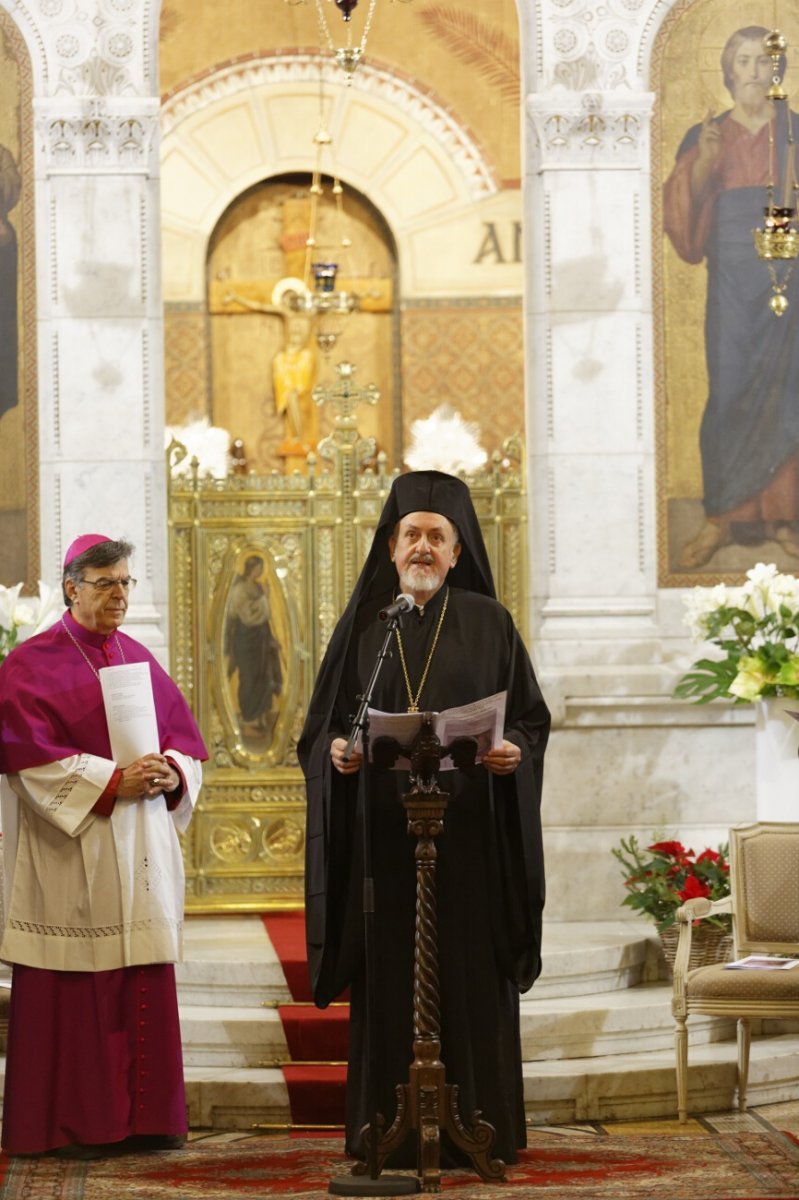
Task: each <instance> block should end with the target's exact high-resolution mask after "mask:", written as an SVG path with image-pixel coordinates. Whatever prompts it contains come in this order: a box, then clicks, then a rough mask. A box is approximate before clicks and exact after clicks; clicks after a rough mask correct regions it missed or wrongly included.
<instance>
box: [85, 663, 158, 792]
mask: <svg viewBox="0 0 799 1200" xmlns="http://www.w3.org/2000/svg"><path fill="white" fill-rule="evenodd" d="M99 674H100V687H101V688H102V689H103V704H104V705H105V719H106V721H107V722H108V733H109V736H110V738H111V754H112V755H113V757H114V761H115V763H116V764H117V766H118V767H123V768H124V767H129V766H130V764H131V763H132V762H135V760H136V759H137V758H141V757H142V755H144V754H152V753H153V752H155V753H156V754H157V753H158V751H159V739H158V721H157V720H156V716H155V700H154V698H153V684H152V679H151V678H150V664H149V663H146V662H143V663H125V664H124V665H122V666H119V667H101V668H100V672H99Z"/></svg>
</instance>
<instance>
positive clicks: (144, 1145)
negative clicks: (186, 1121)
mask: <svg viewBox="0 0 799 1200" xmlns="http://www.w3.org/2000/svg"><path fill="white" fill-rule="evenodd" d="M122 1145H123V1146H124V1148H125V1149H126V1150H182V1149H183V1147H184V1146H185V1145H186V1135H185V1134H183V1133H134V1134H133V1135H132V1136H131V1137H129V1138H125V1141H124V1142H123V1143H122Z"/></svg>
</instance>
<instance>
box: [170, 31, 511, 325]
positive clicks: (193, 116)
mask: <svg viewBox="0 0 799 1200" xmlns="http://www.w3.org/2000/svg"><path fill="white" fill-rule="evenodd" d="M320 79H321V86H322V87H323V88H324V96H325V103H326V106H329V108H327V117H326V124H327V127H328V128H329V130H330V132H331V134H332V138H333V147H334V154H335V162H336V167H337V169H338V171H339V173H340V175H341V178H342V180H343V181H344V182H345V184H346V183H348V184H349V185H350V186H352V187H356V188H357V189H358V190H359V191H360V192H362V193H363V195H365V196H366V197H367V198H368V199H369V200H370V201H371V203H372V204H373V205H374V206H375V208H377V209H378V210H379V211H380V212H382V213H383V214H384V216H385V217H386V219H387V221H388V223H389V225H390V226H391V228H392V232H393V234H394V236H395V238H396V241H397V247H398V254H399V261H400V271H401V275H402V278H403V280H404V288H405V290H410V291H413V290H414V281H415V277H416V272H415V266H416V265H417V262H418V260H419V256H420V255H423V254H424V231H425V228H426V227H428V226H432V225H435V226H436V227H437V228H439V229H440V227H441V224H442V222H445V221H446V220H447V219H449V218H452V219H453V220H454V219H455V218H456V217H457V216H458V215H459V214H460V213H461V212H463V211H464V210H465V209H466V208H468V207H472V206H474V205H475V203H476V202H477V203H479V202H481V201H490V200H491V198H492V197H494V196H496V195H497V194H498V193H499V190H500V188H499V183H498V181H497V180H496V178H495V176H494V172H493V170H492V167H491V165H490V163H489V162H488V160H487V158H486V156H485V154H484V153H483V151H482V148H481V147H480V146H479V145H478V143H477V141H476V139H475V138H474V137H473V136H472V135H471V134H470V132H469V130H467V129H465V128H464V127H463V126H462V125H461V124H459V123H458V122H457V121H456V120H455V119H454V118H453V116H452V114H451V113H450V112H449V111H448V110H447V109H445V108H444V107H443V105H441V104H440V103H439V102H438V101H437V100H436V99H435V97H433V96H431V95H430V94H429V93H427V92H424V91H422V90H420V89H419V88H418V87H416V86H415V85H414V84H413V83H412V82H411V81H410V80H409V79H405V78H402V77H401V76H400V75H398V74H397V73H396V72H389V71H388V70H386V69H384V68H381V67H379V66H376V65H373V64H370V63H364V64H362V65H361V66H359V68H358V70H357V71H356V72H355V75H354V77H353V81H352V84H351V85H350V86H349V87H347V86H346V85H344V84H343V83H342V82H341V79H342V76H341V71H340V69H339V68H338V67H336V66H335V65H333V64H331V63H330V60H329V59H325V58H322V57H319V56H317V55H312V54H299V55H291V56H289V55H285V54H280V53H278V54H275V55H270V56H258V57H255V56H254V57H252V58H250V59H247V60H244V61H241V60H238V61H236V62H234V63H230V64H227V65H224V66H222V67H218V68H216V69H215V70H214V71H213V72H212V73H209V74H208V75H205V76H203V77H202V78H200V79H199V80H194V81H192V82H191V83H189V84H188V85H186V86H185V87H183V88H181V89H180V90H178V91H176V92H175V93H173V94H171V95H168V96H167V97H165V99H164V104H163V118H162V188H161V203H162V212H161V217H162V231H163V272H164V276H163V277H164V296H165V299H166V300H167V301H194V302H196V301H199V300H201V298H202V296H203V294H204V286H205V281H204V264H205V250H206V246H207V243H208V237H209V235H210V233H211V230H212V229H213V227H214V225H215V223H216V221H217V220H218V219H219V216H220V215H221V213H222V212H223V211H224V210H225V209H226V208H227V206H228V205H229V204H230V202H231V201H232V200H233V198H234V197H235V196H237V195H239V194H240V193H241V192H242V191H244V190H245V189H246V188H248V187H250V186H252V185H253V184H254V183H257V182H258V181H260V180H262V179H264V178H268V177H271V176H275V175H282V174H288V173H291V172H296V171H308V170H310V169H311V167H312V166H313V136H314V133H315V132H316V130H317V128H318V115H319V92H320ZM231 148H235V154H231ZM414 235H418V236H414Z"/></svg>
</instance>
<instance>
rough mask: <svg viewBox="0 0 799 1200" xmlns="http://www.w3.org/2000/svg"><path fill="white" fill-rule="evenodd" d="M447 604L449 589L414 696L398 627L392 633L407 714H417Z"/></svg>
mask: <svg viewBox="0 0 799 1200" xmlns="http://www.w3.org/2000/svg"><path fill="white" fill-rule="evenodd" d="M448 603H449V588H447V591H446V594H445V596H444V603H443V604H442V606H441V616H440V617H439V618H438V625H437V626H436V632H435V636H434V637H433V644H432V646H431V647H430V653H429V654H428V656H427V662H426V663H425V665H424V671H422V678H421V679H420V681H419V687H418V688H417V690H416V695H415V696H414V694H413V688H412V687H411V677H410V675H409V674H408V664H407V663H406V662H405V650H404V648H403V645H402V634H401V633H400V631H399V625H398V626H397V628H396V629H395V630H394V632H395V634H396V636H397V649H398V650H399V656H400V663H401V664H402V674H403V675H404V676H405V690H406V691H407V693H408V712H409V713H417V712H418V711H419V699H420V697H421V695H422V691H423V689H424V685H425V683H426V681H427V674H428V672H429V670H430V664H431V662H432V661H433V655H434V654H435V652H436V646H437V645H438V635H439V634H440V633H441V626H442V625H443V624H444V614H445V613H446V611H447V604H448Z"/></svg>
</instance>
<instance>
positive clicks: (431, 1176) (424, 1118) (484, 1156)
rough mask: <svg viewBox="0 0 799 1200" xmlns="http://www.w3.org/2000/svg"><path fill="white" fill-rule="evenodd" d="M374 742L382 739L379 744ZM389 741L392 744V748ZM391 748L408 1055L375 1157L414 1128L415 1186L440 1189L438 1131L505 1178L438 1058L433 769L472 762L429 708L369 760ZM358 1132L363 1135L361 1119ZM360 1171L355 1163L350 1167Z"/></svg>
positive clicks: (489, 1137) (488, 1132) (439, 825)
mask: <svg viewBox="0 0 799 1200" xmlns="http://www.w3.org/2000/svg"><path fill="white" fill-rule="evenodd" d="M381 743H389V745H388V746H381ZM392 747H393V748H394V749H392ZM396 749H402V750H403V753H408V755H409V757H410V760H411V781H412V784H413V788H412V790H411V791H410V792H408V793H407V794H406V795H405V796H404V797H403V801H402V802H403V806H404V808H405V810H406V812H407V814H408V832H409V833H410V834H411V835H412V836H415V837H416V839H417V840H416V930H415V951H414V972H413V1062H412V1063H411V1066H410V1076H409V1080H408V1083H404V1084H398V1085H397V1115H396V1117H395V1119H394V1122H393V1124H392V1125H391V1127H390V1129H388V1130H386V1131H385V1133H380V1134H379V1135H378V1146H377V1162H378V1165H379V1167H380V1168H382V1166H383V1163H384V1162H385V1161H386V1158H387V1157H388V1155H389V1154H391V1152H392V1151H393V1150H396V1149H397V1148H398V1147H399V1146H401V1145H402V1143H403V1142H404V1141H405V1139H406V1138H407V1137H408V1135H409V1134H411V1133H413V1132H414V1131H415V1132H416V1133H417V1134H418V1137H419V1176H420V1180H421V1185H422V1191H425V1192H438V1191H440V1190H441V1131H442V1130H444V1131H446V1133H447V1135H448V1137H449V1139H450V1141H451V1143H452V1144H453V1146H455V1147H456V1148H457V1149H459V1150H462V1151H463V1152H464V1153H465V1154H466V1155H468V1157H469V1158H470V1159H471V1161H472V1163H473V1165H474V1169H475V1171H477V1173H478V1175H480V1176H481V1178H482V1179H485V1180H487V1181H493V1182H497V1181H498V1180H503V1179H504V1178H505V1164H504V1163H503V1162H502V1160H501V1159H498V1158H492V1157H491V1147H492V1145H493V1142H494V1136H495V1130H494V1127H493V1126H492V1125H489V1124H488V1122H487V1121H483V1120H482V1119H481V1114H480V1112H479V1111H478V1112H475V1113H474V1114H473V1115H472V1120H471V1125H470V1126H467V1125H465V1124H464V1123H463V1121H462V1120H461V1116H460V1113H459V1110H458V1087H457V1084H451V1083H447V1077H446V1067H445V1065H444V1063H443V1062H442V1061H441V1012H440V1004H439V987H438V911H437V906H436V843H435V839H436V838H437V837H438V835H439V834H440V833H441V831H442V829H443V826H444V813H445V811H446V808H447V803H448V800H449V796H448V795H447V793H445V792H442V791H440V790H439V788H438V781H437V776H438V768H439V764H440V762H441V759H442V758H443V757H444V755H446V754H449V755H450V756H451V757H452V759H453V761H454V762H455V764H456V766H465V765H466V764H467V762H471V763H474V749H475V743H474V741H473V740H472V739H471V738H460V739H458V741H457V742H455V743H453V744H452V745H451V746H447V747H446V748H444V747H442V746H441V743H440V742H439V740H438V738H437V736H436V734H435V733H434V731H433V722H432V715H431V714H430V713H425V714H424V717H423V719H422V725H421V728H420V730H419V733H418V734H417V735H416V737H415V738H414V740H413V742H412V744H411V746H410V748H400V747H398V744H397V743H396V742H394V741H393V739H385V738H378V739H376V741H375V743H374V746H373V754H374V760H375V764H376V765H379V763H380V761H381V758H382V759H383V760H384V761H386V760H387V761H389V762H390V761H391V755H392V753H393V754H394V757H396ZM364 1133H365V1136H366V1137H367V1139H368V1138H370V1137H371V1134H372V1130H371V1128H370V1127H369V1126H367V1127H366V1129H365V1130H364ZM367 1170H368V1166H367V1165H366V1164H358V1166H357V1167H356V1168H355V1173H359V1174H360V1173H364V1172H365V1171H367Z"/></svg>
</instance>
